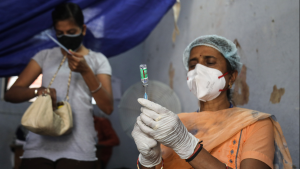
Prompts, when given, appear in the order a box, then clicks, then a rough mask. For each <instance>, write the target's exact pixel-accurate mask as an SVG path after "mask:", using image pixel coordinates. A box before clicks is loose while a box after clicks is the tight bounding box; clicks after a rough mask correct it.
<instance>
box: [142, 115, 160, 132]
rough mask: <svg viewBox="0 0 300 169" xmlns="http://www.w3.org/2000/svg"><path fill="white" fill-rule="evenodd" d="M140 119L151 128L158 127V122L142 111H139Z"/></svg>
mask: <svg viewBox="0 0 300 169" xmlns="http://www.w3.org/2000/svg"><path fill="white" fill-rule="evenodd" d="M140 117H141V120H142V122H143V123H144V124H146V125H147V126H149V127H151V128H152V129H154V130H156V129H157V127H158V124H157V122H156V121H154V120H153V119H152V118H150V117H148V116H147V115H145V114H144V113H141V115H140Z"/></svg>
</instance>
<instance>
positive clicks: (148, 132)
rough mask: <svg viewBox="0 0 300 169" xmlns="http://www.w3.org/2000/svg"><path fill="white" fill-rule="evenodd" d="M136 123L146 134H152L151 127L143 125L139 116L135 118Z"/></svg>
mask: <svg viewBox="0 0 300 169" xmlns="http://www.w3.org/2000/svg"><path fill="white" fill-rule="evenodd" d="M136 123H137V124H138V125H139V128H140V129H141V130H142V131H143V132H144V133H146V134H149V135H150V136H151V135H152V132H153V129H152V128H150V127H148V126H147V125H145V124H144V123H143V122H142V120H141V117H140V116H139V117H138V118H137V121H136Z"/></svg>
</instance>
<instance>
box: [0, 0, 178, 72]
mask: <svg viewBox="0 0 300 169" xmlns="http://www.w3.org/2000/svg"><path fill="white" fill-rule="evenodd" d="M63 2H73V3H77V4H78V5H79V6H80V7H81V8H82V9H83V13H84V17H85V24H86V25H87V28H88V31H87V35H86V36H85V38H84V45H85V46H86V47H87V48H89V49H92V50H94V51H98V52H102V53H103V54H104V55H105V56H107V57H112V56H115V55H118V54H120V53H122V52H125V51H127V50H129V49H131V48H133V47H134V46H136V45H138V44H139V43H140V42H142V41H143V40H144V39H145V38H146V37H147V36H148V35H149V33H150V32H151V31H152V30H153V28H154V27H155V26H156V25H157V24H158V22H159V21H160V19H161V18H162V17H163V15H164V14H165V13H166V12H167V11H168V10H169V9H170V8H171V7H172V6H173V5H174V3H175V0H72V1H65V0H48V1H45V0H26V1H24V0H1V1H0V77H5V76H12V75H18V74H19V73H21V71H22V70H23V69H24V68H25V66H26V65H27V64H28V62H29V61H30V59H31V57H33V56H34V54H36V53H37V52H38V51H40V50H43V49H46V48H52V47H54V46H56V45H55V44H54V43H53V42H52V41H51V40H50V39H49V38H48V37H47V36H46V33H49V34H52V35H53V36H54V30H53V28H52V19H51V12H52V11H53V9H54V7H55V6H56V5H58V4H60V3H63Z"/></svg>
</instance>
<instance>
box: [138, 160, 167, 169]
mask: <svg viewBox="0 0 300 169" xmlns="http://www.w3.org/2000/svg"><path fill="white" fill-rule="evenodd" d="M161 161H162V166H161V168H160V169H163V168H164V159H163V158H161ZM136 166H137V169H140V166H139V158H138V159H137V162H136Z"/></svg>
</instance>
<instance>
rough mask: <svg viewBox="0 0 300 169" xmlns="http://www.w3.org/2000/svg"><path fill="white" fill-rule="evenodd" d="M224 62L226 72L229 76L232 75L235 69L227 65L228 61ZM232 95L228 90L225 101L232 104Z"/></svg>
mask: <svg viewBox="0 0 300 169" xmlns="http://www.w3.org/2000/svg"><path fill="white" fill-rule="evenodd" d="M225 60H226V67H227V72H228V73H229V74H232V73H233V72H234V71H235V69H233V68H232V66H231V65H230V63H229V61H228V60H227V59H225ZM232 94H233V91H232V89H228V90H227V92H226V95H227V99H228V100H229V101H231V102H232V103H233V100H232ZM233 104H234V103H233Z"/></svg>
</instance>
